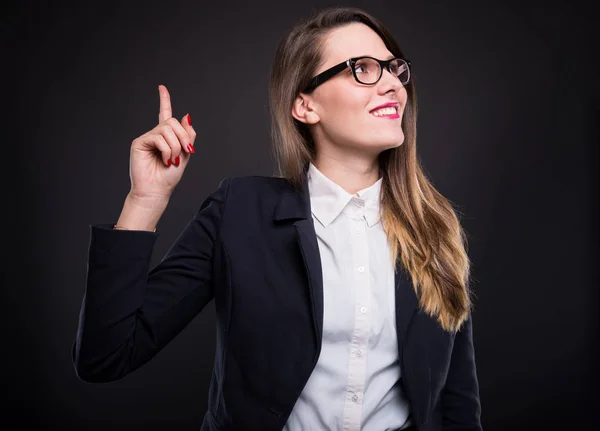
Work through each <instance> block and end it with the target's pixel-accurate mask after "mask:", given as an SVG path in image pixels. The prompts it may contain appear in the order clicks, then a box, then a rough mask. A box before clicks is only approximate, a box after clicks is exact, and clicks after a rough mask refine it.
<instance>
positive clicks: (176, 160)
mask: <svg viewBox="0 0 600 431" xmlns="http://www.w3.org/2000/svg"><path fill="white" fill-rule="evenodd" d="M179 162H180V160H179V156H177V157H176V158H175V166H179Z"/></svg>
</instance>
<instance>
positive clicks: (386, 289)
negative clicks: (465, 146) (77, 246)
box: [73, 9, 481, 431]
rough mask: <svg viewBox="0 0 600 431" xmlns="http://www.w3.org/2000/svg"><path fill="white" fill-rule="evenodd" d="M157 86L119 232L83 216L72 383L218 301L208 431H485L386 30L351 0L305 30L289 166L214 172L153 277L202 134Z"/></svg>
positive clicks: (142, 354) (453, 266) (401, 69)
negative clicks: (168, 212)
mask: <svg viewBox="0 0 600 431" xmlns="http://www.w3.org/2000/svg"><path fill="white" fill-rule="evenodd" d="M159 92H160V114H159V124H158V126H157V127H155V128H154V129H153V130H151V131H149V132H148V133H146V134H144V135H142V136H140V137H138V138H137V139H135V140H134V141H133V143H132V145H131V158H130V175H131V183H132V184H131V191H130V193H129V194H128V196H127V198H126V200H125V204H124V207H123V211H122V213H121V215H120V217H119V219H118V221H117V223H116V225H112V224H106V225H92V226H91V241H90V250H89V260H88V278H87V289H86V295H85V297H84V301H83V304H82V309H81V315H80V322H79V329H78V332H77V337H76V340H75V344H74V348H73V360H74V364H75V367H76V370H77V373H78V376H79V377H80V378H81V379H83V380H85V381H88V382H106V381H112V380H116V379H119V378H122V377H124V376H125V375H127V374H128V373H130V372H132V371H134V370H135V369H137V368H139V367H140V366H142V365H143V364H144V363H146V362H148V361H149V360H150V359H151V358H152V357H154V355H156V354H157V353H158V352H159V351H160V350H161V349H162V348H163V347H164V346H165V345H166V344H167V343H169V342H170V341H171V340H172V339H173V338H174V337H175V336H176V335H177V334H178V333H179V332H180V331H181V330H182V329H183V328H184V327H185V326H186V325H187V324H188V323H189V322H190V321H191V320H192V319H193V318H194V317H195V316H196V315H197V314H198V313H199V312H200V311H201V310H202V309H203V308H204V306H205V305H206V304H207V303H208V302H209V301H210V300H212V299H213V298H214V300H215V306H216V312H217V352H216V358H215V364H214V371H213V378H212V382H211V385H210V392H209V408H208V412H207V413H206V415H205V418H204V421H203V424H202V429H203V430H281V429H286V430H306V429H310V430H338V429H339V430H342V429H343V430H377V431H381V430H384V429H387V430H397V429H418V430H419V431H425V430H442V429H443V430H480V429H481V424H480V402H479V394H478V391H479V389H478V381H477V376H476V369H475V362H474V351H473V340H472V324H471V317H470V316H471V315H470V308H471V302H470V298H469V296H470V293H469V290H468V276H469V261H468V257H467V254H466V252H465V245H464V235H463V232H462V229H461V227H460V224H459V222H458V220H457V217H456V215H455V213H454V211H453V209H452V207H451V205H450V204H449V202H448V201H447V200H446V199H445V198H444V197H442V196H441V195H440V194H439V193H438V192H437V191H436V190H435V189H434V188H433V186H432V185H431V184H430V183H429V182H428V181H427V179H426V178H425V176H424V174H423V172H422V170H421V169H420V167H419V164H418V162H417V156H416V142H415V141H416V99H415V89H414V83H413V81H411V79H410V63H409V62H408V60H406V59H405V58H404V56H403V54H402V52H401V51H400V49H399V47H398V45H397V44H396V43H395V42H394V40H393V39H392V37H391V36H390V34H389V32H388V31H387V30H386V29H385V28H384V27H383V26H382V25H381V24H380V23H379V22H378V21H376V20H375V19H374V18H373V17H371V16H369V15H367V14H366V13H364V12H362V11H360V10H357V9H328V10H325V11H322V12H320V13H318V14H317V15H316V16H314V17H313V18H312V19H310V20H308V21H305V22H302V23H300V24H298V25H297V26H296V27H295V28H294V29H293V30H292V31H291V32H290V33H289V34H288V35H287V37H285V38H284V39H283V40H282V41H281V43H280V45H279V48H278V50H277V53H276V56H275V61H274V63H273V70H272V75H271V87H270V101H271V109H272V117H273V132H274V133H273V135H274V142H275V149H276V153H277V156H278V162H279V171H280V172H279V173H280V175H279V177H276V178H266V177H245V178H228V179H225V180H224V181H222V182H221V184H220V186H219V187H218V189H217V190H216V191H215V192H214V193H212V194H211V195H210V196H209V197H208V198H207V199H206V200H205V201H204V202H203V204H202V205H201V207H200V209H199V211H198V212H197V214H196V215H195V216H194V218H193V219H192V220H191V221H190V222H189V224H188V225H187V226H186V227H185V229H184V230H183V231H182V233H181V234H180V236H179V237H178V238H177V240H176V241H175V242H174V244H173V245H172V247H171V248H170V250H169V251H168V253H167V254H166V256H165V257H164V258H163V260H162V261H161V262H160V263H159V264H158V265H157V266H156V267H154V268H152V269H151V270H149V262H150V258H151V254H152V249H153V245H154V242H155V240H156V238H157V236H158V234H157V233H156V225H157V223H158V221H159V219H160V217H161V215H162V213H163V212H164V210H165V209H166V206H167V203H168V200H169V197H170V195H171V193H172V192H173V189H174V188H175V186H176V184H177V183H178V182H179V180H180V179H181V176H182V174H183V171H184V169H185V167H186V166H187V164H188V162H189V161H190V158H191V155H192V154H193V152H194V147H193V143H194V140H195V137H196V132H195V131H194V129H193V127H192V122H191V119H190V116H189V115H186V116H185V117H184V118H183V119H182V120H181V122H179V121H177V120H176V119H174V118H172V117H171V105H170V97H169V93H168V91H167V89H166V88H165V87H163V86H161V87H159ZM171 161H173V163H171Z"/></svg>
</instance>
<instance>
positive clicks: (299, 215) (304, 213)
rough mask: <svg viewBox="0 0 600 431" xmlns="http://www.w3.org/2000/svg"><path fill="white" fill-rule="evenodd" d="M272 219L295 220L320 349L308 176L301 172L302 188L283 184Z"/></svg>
mask: <svg viewBox="0 0 600 431" xmlns="http://www.w3.org/2000/svg"><path fill="white" fill-rule="evenodd" d="M274 220H275V221H276V222H281V221H284V220H295V221H294V223H293V226H294V229H295V230H296V235H297V239H298V246H299V247H300V251H301V254H302V258H303V260H304V266H305V269H306V276H307V279H308V289H309V295H310V303H311V310H310V311H311V313H312V320H313V331H314V335H315V340H316V342H317V344H316V347H317V351H320V349H321V341H322V336H323V271H322V268H321V255H320V253H319V246H318V244H317V234H316V232H315V227H314V222H313V218H312V214H311V209H310V195H309V190H308V177H307V175H306V172H305V175H304V179H303V184H302V188H301V189H300V190H297V189H295V188H293V187H292V186H291V185H289V187H286V188H285V189H284V191H283V193H282V195H281V197H280V199H279V202H278V203H277V207H276V209H275V216H274Z"/></svg>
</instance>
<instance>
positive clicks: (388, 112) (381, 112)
mask: <svg viewBox="0 0 600 431" xmlns="http://www.w3.org/2000/svg"><path fill="white" fill-rule="evenodd" d="M397 113H398V111H397V109H396V108H395V107H393V106H392V107H389V108H381V109H378V110H377V111H373V115H375V116H376V117H379V116H380V115H394V114H397Z"/></svg>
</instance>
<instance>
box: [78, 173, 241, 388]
mask: <svg viewBox="0 0 600 431" xmlns="http://www.w3.org/2000/svg"><path fill="white" fill-rule="evenodd" d="M229 184H230V179H225V180H223V181H222V182H221V184H220V185H219V187H218V189H217V190H216V191H215V192H213V193H212V194H211V195H210V196H208V197H207V199H206V200H205V201H204V202H203V203H202V205H201V206H200V209H199V210H198V211H197V213H196V214H195V215H194V217H193V218H192V219H191V221H190V222H189V223H188V224H187V226H186V227H185V228H184V229H183V231H182V232H181V233H180V234H179V236H178V237H177V239H176V240H175V242H174V243H173V244H172V245H171V247H170V248H169V250H168V252H167V253H166V255H165V256H164V257H163V259H162V260H161V262H160V263H159V264H158V265H156V266H155V267H154V268H152V269H151V270H149V266H150V259H151V257H152V250H153V247H154V243H155V242H156V239H157V238H158V234H157V233H155V232H147V231H126V230H113V229H112V226H113V225H112V224H110V225H109V224H98V225H90V243H89V250H88V262H87V280H86V289H85V293H84V296H83V300H82V304H81V309H80V313H79V321H78V327H77V333H76V336H75V341H74V343H73V348H72V360H73V364H74V367H75V370H76V373H77V376H78V377H79V378H80V379H81V380H83V381H86V382H90V383H92V382H109V381H114V380H118V379H120V378H122V377H124V376H126V375H127V374H129V373H131V372H132V371H134V370H136V369H137V368H139V367H140V366H142V365H143V364H145V363H146V362H148V361H149V360H150V359H152V358H153V357H154V356H155V355H156V354H157V353H158V352H159V351H160V350H161V349H162V348H163V347H165V346H166V345H167V344H168V343H169V342H170V341H171V340H172V339H173V338H174V337H175V336H176V335H177V334H178V333H180V332H181V331H182V330H183V329H184V328H185V327H186V326H187V325H188V324H189V323H190V322H191V320H192V319H193V318H194V317H195V316H196V315H197V314H198V313H199V312H200V311H201V310H202V309H203V308H204V307H205V306H206V305H207V304H208V303H209V302H210V301H211V299H212V298H213V296H214V287H213V283H212V281H213V274H212V272H213V269H212V260H213V249H214V246H215V244H216V243H217V241H218V237H219V230H220V226H221V221H222V218H223V210H224V206H225V201H226V199H227V192H228V189H229Z"/></svg>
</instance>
